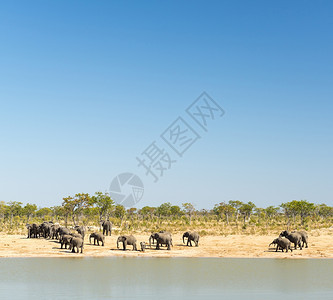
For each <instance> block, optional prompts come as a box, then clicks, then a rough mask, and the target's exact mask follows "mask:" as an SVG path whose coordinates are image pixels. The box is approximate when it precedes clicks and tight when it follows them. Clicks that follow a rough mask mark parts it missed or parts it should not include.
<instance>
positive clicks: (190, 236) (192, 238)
mask: <svg viewBox="0 0 333 300" xmlns="http://www.w3.org/2000/svg"><path fill="white" fill-rule="evenodd" d="M185 238H187V244H186V245H187V246H188V244H190V246H191V247H192V241H193V242H194V243H195V246H196V247H198V246H199V238H200V236H199V234H198V233H197V232H194V231H193V232H191V231H186V232H185V233H184V234H183V244H185Z"/></svg>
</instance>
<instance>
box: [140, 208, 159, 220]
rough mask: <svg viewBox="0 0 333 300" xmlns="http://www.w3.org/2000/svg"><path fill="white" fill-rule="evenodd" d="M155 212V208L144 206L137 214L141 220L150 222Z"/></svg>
mask: <svg viewBox="0 0 333 300" xmlns="http://www.w3.org/2000/svg"><path fill="white" fill-rule="evenodd" d="M155 211H156V208H155V207H150V206H144V207H142V208H141V209H140V211H139V213H140V215H141V216H142V217H143V218H149V219H150V220H151V219H152V218H153V215H154V213H155Z"/></svg>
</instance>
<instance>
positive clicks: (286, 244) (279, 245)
mask: <svg viewBox="0 0 333 300" xmlns="http://www.w3.org/2000/svg"><path fill="white" fill-rule="evenodd" d="M292 244H294V249H295V250H296V249H297V247H299V249H300V250H302V247H304V245H305V248H308V234H307V233H306V232H305V231H292V232H289V231H287V230H284V231H282V232H281V233H280V235H279V237H278V238H276V239H274V240H273V242H271V243H270V244H269V246H271V245H276V249H275V251H276V252H277V251H278V250H282V252H283V250H286V252H288V250H290V251H291V252H292V251H293V250H292V248H291V246H292ZM269 246H268V247H269Z"/></svg>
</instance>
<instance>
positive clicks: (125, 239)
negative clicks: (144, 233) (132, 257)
mask: <svg viewBox="0 0 333 300" xmlns="http://www.w3.org/2000/svg"><path fill="white" fill-rule="evenodd" d="M119 242H122V243H123V250H124V251H125V250H126V246H127V245H133V251H134V250H135V251H136V250H137V249H136V238H135V237H134V236H133V235H121V236H119V237H118V239H117V249H119Z"/></svg>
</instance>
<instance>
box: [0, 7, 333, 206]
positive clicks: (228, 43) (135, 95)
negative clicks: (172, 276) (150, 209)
mask: <svg viewBox="0 0 333 300" xmlns="http://www.w3.org/2000/svg"><path fill="white" fill-rule="evenodd" d="M332 37H333V2H332V1H166V2H162V1H113V2H112V1H97V2H96V1H7V2H3V3H2V4H1V8H0V201H6V202H8V201H21V202H23V203H27V202H30V203H36V204H38V205H39V206H53V205H60V204H61V202H62V198H63V197H66V196H68V195H74V194H75V193H79V192H87V193H94V192H96V191H103V192H104V191H106V190H108V189H109V186H110V183H111V181H112V179H113V178H114V177H115V176H117V175H118V174H120V173H122V172H133V173H135V174H137V175H138V176H139V177H140V178H141V180H142V181H143V183H144V186H145V191H144V197H143V198H142V200H141V201H140V202H139V203H138V207H142V206H144V205H151V206H158V205H160V204H161V203H163V202H171V203H175V204H178V205H180V204H181V203H184V202H192V203H194V204H195V206H196V208H198V209H199V208H212V207H213V206H214V204H216V203H219V202H221V201H228V200H240V201H244V202H247V201H252V202H254V203H255V204H257V205H258V206H261V207H266V206H268V205H279V204H280V203H282V202H287V201H291V200H294V199H296V200H300V199H306V200H308V201H311V202H315V203H323V202H324V203H326V204H330V205H332V204H333V191H332V170H333V158H332V153H333V135H332V128H333V118H332V112H333V38H332ZM203 91H206V92H207V93H208V94H209V95H210V96H211V97H212V98H213V99H214V100H215V101H216V102H217V103H218V104H219V105H220V106H221V107H222V108H223V110H224V111H225V114H224V116H223V117H221V118H216V119H215V120H214V121H212V122H211V123H210V124H209V128H208V130H207V132H206V131H203V130H202V128H199V127H198V126H197V124H195V122H194V123H193V120H191V118H189V116H188V115H187V114H186V112H185V110H186V108H187V107H188V106H189V105H190V104H191V103H193V101H194V100H195V99H197V97H199V95H200V94H201V93H202V92H203ZM178 117H182V118H183V119H184V120H186V122H188V124H190V125H191V126H192V128H193V129H194V130H195V131H196V132H197V133H198V134H199V135H200V136H201V138H200V139H199V140H197V141H196V142H195V143H194V144H193V145H192V146H191V147H190V148H189V149H188V150H187V151H186V152H185V153H184V155H183V156H182V157H177V156H175V155H174V153H172V151H171V150H170V148H168V145H166V144H165V143H164V142H163V140H162V139H161V137H160V135H161V134H162V133H163V132H164V131H165V130H166V129H167V128H168V127H169V126H170V125H171V124H172V123H173V122H174V121H175V120H176V119H177V118H178ZM191 121H192V123H190V122H191ZM153 141H156V145H158V146H159V147H160V148H163V149H164V150H165V153H166V152H167V153H169V154H170V155H171V154H172V155H173V156H175V157H176V158H177V162H176V163H173V164H172V165H171V168H170V169H169V170H167V171H165V172H164V174H163V177H160V178H159V180H158V182H157V183H154V179H153V177H152V176H149V175H148V176H146V175H145V169H144V168H143V167H138V161H137V159H136V157H143V156H142V152H143V151H144V150H145V149H146V148H147V147H148V146H149V145H151V143H152V142H153Z"/></svg>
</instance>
